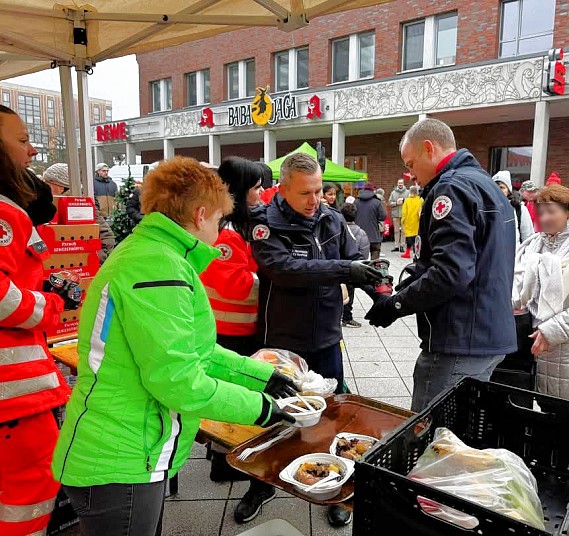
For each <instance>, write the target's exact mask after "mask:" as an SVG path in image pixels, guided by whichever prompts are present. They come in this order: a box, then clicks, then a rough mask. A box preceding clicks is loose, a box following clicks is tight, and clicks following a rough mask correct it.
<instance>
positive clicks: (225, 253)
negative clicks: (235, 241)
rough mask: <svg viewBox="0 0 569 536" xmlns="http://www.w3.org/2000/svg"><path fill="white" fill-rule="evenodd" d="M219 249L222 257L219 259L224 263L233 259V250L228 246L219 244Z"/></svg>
mask: <svg viewBox="0 0 569 536" xmlns="http://www.w3.org/2000/svg"><path fill="white" fill-rule="evenodd" d="M217 249H219V251H220V252H221V257H219V258H220V259H221V260H222V261H226V260H228V259H230V258H231V256H232V255H233V250H232V249H231V248H230V247H229V246H228V245H227V244H219V245H218V246H217Z"/></svg>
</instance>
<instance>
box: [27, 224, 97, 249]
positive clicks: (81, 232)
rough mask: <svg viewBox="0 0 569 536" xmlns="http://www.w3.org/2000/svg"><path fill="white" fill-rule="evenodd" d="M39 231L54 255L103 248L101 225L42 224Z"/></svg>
mask: <svg viewBox="0 0 569 536" xmlns="http://www.w3.org/2000/svg"><path fill="white" fill-rule="evenodd" d="M38 232H39V234H40V236H41V237H42V239H43V241H44V242H45V243H46V246H47V248H48V250H49V251H50V252H51V254H52V255H55V254H60V253H87V252H90V251H99V250H100V249H101V248H102V245H101V239H100V238H99V226H98V225H97V224H92V225H42V226H40V227H39V228H38Z"/></svg>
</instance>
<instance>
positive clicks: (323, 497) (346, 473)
mask: <svg viewBox="0 0 569 536" xmlns="http://www.w3.org/2000/svg"><path fill="white" fill-rule="evenodd" d="M306 462H313V463H315V462H319V463H333V464H334V465H337V466H338V467H340V469H341V474H342V478H341V479H339V480H334V481H331V482H326V483H324V484H322V486H319V487H317V488H315V489H314V490H312V491H310V492H308V493H305V490H306V489H308V488H309V487H310V486H309V485H308V484H303V483H302V482H299V481H298V480H296V478H295V475H296V471H297V470H298V468H299V467H300V465H301V464H303V463H306ZM355 465H356V464H355V463H354V462H353V461H352V460H346V459H344V458H339V457H338V456H333V455H332V454H328V453H324V452H322V453H314V454H306V455H305V456H301V457H300V458H296V460H294V461H293V462H291V463H290V464H289V465H287V466H286V467H285V468H284V469H283V470H282V471H281V472H280V474H279V477H280V479H281V480H284V481H285V482H288V483H289V484H292V485H293V486H294V487H295V488H296V490H297V491H298V492H299V493H302V494H303V495H306V496H307V497H311V498H313V499H317V500H319V501H327V500H330V499H332V498H334V497H335V496H336V495H338V494H339V493H340V490H341V489H342V486H343V485H344V484H345V483H346V482H347V481H348V480H349V479H350V478H351V476H352V475H353V473H354V469H355Z"/></svg>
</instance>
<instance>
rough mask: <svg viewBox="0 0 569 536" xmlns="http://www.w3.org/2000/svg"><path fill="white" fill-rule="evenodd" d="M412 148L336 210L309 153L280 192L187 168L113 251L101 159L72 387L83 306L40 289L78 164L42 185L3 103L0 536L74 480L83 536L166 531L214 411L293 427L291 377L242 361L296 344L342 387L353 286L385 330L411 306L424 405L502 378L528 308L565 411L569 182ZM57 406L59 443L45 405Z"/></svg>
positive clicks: (35, 514) (20, 530) (284, 176)
mask: <svg viewBox="0 0 569 536" xmlns="http://www.w3.org/2000/svg"><path fill="white" fill-rule="evenodd" d="M400 152H401V157H402V160H403V164H404V166H405V167H406V168H407V170H408V172H407V173H406V174H404V175H403V176H402V178H401V179H399V180H398V182H397V185H396V187H395V188H394V190H393V192H391V194H390V195H389V198H388V200H387V203H386V201H385V197H384V192H383V191H379V190H376V189H375V188H374V186H373V185H371V184H366V185H365V186H364V188H363V189H362V190H361V191H360V192H359V193H358V196H357V199H356V198H355V197H352V196H348V197H347V198H346V199H345V201H344V202H343V203H339V202H338V201H339V200H338V195H337V193H338V192H337V188H336V186H335V185H333V184H323V181H322V170H321V169H320V166H319V164H318V162H317V161H316V160H315V159H314V158H313V157H311V156H309V155H306V154H303V153H294V154H291V155H289V156H288V157H287V158H285V160H284V162H283V164H282V167H281V170H280V171H281V172H280V184H279V185H278V187H275V186H273V183H272V176H271V171H270V168H268V167H267V166H265V165H263V164H259V163H257V162H252V161H249V160H246V159H243V158H239V157H232V158H228V159H226V160H224V161H223V162H222V164H221V165H220V166H219V168H218V169H216V170H214V169H211V168H209V167H206V166H204V165H202V164H200V163H198V162H197V161H195V160H193V159H189V158H183V157H174V158H172V159H169V160H167V161H164V162H162V163H160V164H159V165H158V166H157V167H155V168H154V169H152V170H151V171H150V172H149V174H148V175H147V176H146V178H145V180H144V184H143V187H142V188H141V189H136V190H135V192H134V193H133V195H132V197H131V199H130V200H129V203H128V205H129V207H128V208H129V214H131V217H132V218H133V221H134V222H135V223H136V224H137V225H136V227H135V228H134V231H133V233H132V234H131V235H130V236H129V237H128V238H126V239H125V240H124V241H123V242H122V243H121V245H120V247H118V248H116V249H114V250H113V247H114V241H113V239H112V233H110V235H109V232H110V229H107V227H108V225H107V224H108V218H109V216H110V214H111V211H112V206H113V203H114V193H116V185H115V186H113V184H114V183H113V182H112V181H111V180H110V179H109V178H108V166H106V165H105V164H100V165H98V166H97V167H96V173H97V177H96V179H95V183H96V192H95V195H96V201H97V221H98V222H99V223H100V224H101V231H102V234H103V236H104V237H105V240H104V241H103V250H102V251H101V252H99V256H100V260H101V262H102V267H101V270H100V271H99V273H98V274H97V276H96V277H95V279H94V281H93V282H92V284H91V286H90V288H89V292H88V293H87V297H86V300H85V302H84V305H83V309H82V313H81V323H80V328H79V342H78V352H79V366H78V378H77V384H76V386H75V387H74V389H73V392H72V393H70V391H69V388H68V387H67V385H66V383H65V381H64V379H63V378H62V376H61V374H60V373H59V371H58V369H57V368H56V367H55V365H54V363H53V360H52V359H51V358H50V356H49V349H48V347H47V345H46V342H45V337H44V335H43V333H44V331H45V330H46V329H48V328H50V327H53V326H55V325H56V323H57V321H58V319H59V313H60V312H61V311H62V310H63V308H64V307H65V305H66V303H69V300H71V299H73V296H72V295H71V294H70V292H71V291H70V288H71V287H70V286H68V285H67V286H66V285H63V287H57V288H56V287H53V286H52V287H50V286H45V285H44V283H43V282H42V269H41V268H42V261H43V259H45V258H46V257H47V256H48V255H49V252H48V251H47V248H46V246H45V244H44V243H43V242H42V241H41V239H40V238H39V236H38V234H37V231H36V226H38V225H42V224H45V223H47V222H49V221H51V219H52V218H53V216H54V209H53V208H52V207H53V203H52V193H53V195H66V194H67V193H68V189H69V176H68V170H67V166H65V165H64V164H55V165H53V166H51V167H49V168H48V169H47V170H46V171H45V173H44V175H43V182H42V181H38V180H37V178H36V177H35V176H33V174H29V173H28V171H27V168H29V166H30V164H31V162H32V159H33V156H34V155H35V154H36V152H35V149H34V148H33V147H32V146H31V145H30V142H29V137H28V134H27V131H26V126H25V124H24V123H23V122H22V121H21V119H20V118H19V117H18V116H17V115H16V114H15V113H14V112H13V111H12V110H10V109H9V108H6V107H0V250H2V254H1V255H0V337H1V339H0V533H2V534H3V533H7V534H13V535H15V536H19V535H25V534H35V533H38V534H39V533H41V531H43V530H45V527H46V526H47V522H48V520H49V514H50V512H51V509H52V508H53V504H54V501H55V496H56V494H57V491H58V489H59V486H60V484H62V485H63V488H64V490H65V492H66V494H67V495H68V497H69V498H70V500H71V503H72V505H73V507H74V509H75V511H76V513H77V515H78V516H79V519H80V524H81V530H82V533H83V534H84V535H85V536H91V535H99V534H108V535H111V536H112V535H114V534H117V535H118V534H123V533H129V534H137V535H143V536H144V535H148V536H154V535H158V534H160V532H161V525H162V512H163V507H164V493H165V485H166V481H167V479H168V478H170V477H172V476H173V475H174V474H175V473H176V472H177V471H178V470H179V469H180V468H181V467H182V466H183V465H184V463H185V462H186V460H187V458H188V456H189V453H190V448H191V445H192V442H193V440H194V437H195V435H196V433H197V430H198V427H199V421H200V419H202V418H205V419H213V420H219V421H225V422H230V423H231V422H232V423H239V424H257V425H259V426H263V427H268V426H271V425H273V424H275V423H277V422H281V421H288V422H293V421H294V417H292V416H291V415H289V414H287V413H285V412H283V411H282V410H281V409H280V408H279V406H278V404H277V403H276V401H275V399H276V398H280V397H282V396H287V395H289V394H291V393H294V392H295V390H296V386H295V384H294V382H293V381H292V380H291V379H289V378H288V377H286V376H283V375H281V374H279V373H278V372H276V370H275V369H274V368H273V366H272V365H271V364H268V363H263V362H260V361H256V360H253V359H250V358H249V357H248V356H251V355H252V354H254V353H255V352H256V351H257V350H259V349H260V348H281V349H284V350H289V351H292V352H295V353H298V354H300V355H301V356H302V357H303V358H304V359H305V360H306V361H307V363H308V365H309V367H310V368H311V369H312V370H314V371H315V372H317V373H319V374H321V375H322V376H324V377H326V378H333V379H335V380H337V392H338V393H341V392H346V390H347V387H346V384H345V382H344V371H343V361H342V350H341V345H340V343H341V340H342V328H348V327H359V326H361V324H359V323H358V322H356V321H355V320H354V318H353V314H352V305H353V299H354V293H355V289H356V288H361V289H363V290H364V291H365V292H366V293H367V294H368V295H369V296H370V297H372V299H373V302H374V304H373V306H372V308H371V309H370V310H369V312H368V313H367V315H366V319H367V320H369V322H370V323H371V324H372V325H374V326H378V327H383V328H385V327H388V326H390V325H391V324H393V323H394V322H395V321H396V320H397V319H399V318H402V317H404V316H407V315H411V314H415V315H417V323H418V335H419V338H420V340H421V354H420V355H419V357H418V360H417V363H416V366H415V371H414V391H413V398H412V409H413V410H414V411H421V410H423V409H424V408H425V407H427V405H428V404H429V402H430V401H431V400H432V399H433V398H434V397H436V396H437V395H438V394H439V393H440V392H441V391H442V390H444V389H446V388H448V387H450V386H452V385H453V384H454V383H456V382H457V381H458V380H459V379H460V378H462V377H465V376H469V377H474V378H479V379H482V380H488V379H489V378H490V376H491V374H492V372H493V371H494V369H495V368H496V367H497V366H498V364H499V363H500V362H501V361H502V360H503V359H504V358H505V356H506V355H507V354H511V353H514V352H515V351H516V350H517V341H516V322H515V315H514V313H523V314H527V315H531V326H532V328H533V330H532V333H531V337H532V339H533V346H532V348H531V352H532V354H533V355H534V356H535V358H536V359H537V377H538V382H537V388H538V389H539V390H540V391H541V392H544V393H547V394H551V395H554V396H560V397H563V398H568V399H569V308H568V307H569V298H568V293H569V291H568V289H569V268H568V266H569V230H568V220H569V189H567V188H566V187H564V186H562V185H561V184H560V183H561V180H560V179H559V177H558V175H555V176H553V175H552V177H550V178H549V179H548V182H551V184H548V185H546V186H545V187H544V188H541V189H540V188H538V187H536V185H535V184H534V183H533V182H531V181H526V182H524V183H523V184H522V188H521V190H520V193H519V194H518V193H517V192H516V191H515V189H514V187H513V185H512V178H511V175H510V174H509V173H508V172H507V171H501V172H500V173H498V174H497V175H495V176H494V177H493V178H491V177H490V176H489V175H488V174H487V173H486V171H484V170H483V169H482V167H481V166H480V164H479V163H478V161H477V160H476V158H475V157H474V156H473V155H472V154H471V153H470V152H469V151H468V150H466V149H458V148H457V146H456V142H455V138H454V135H453V132H452V130H451V129H450V128H449V127H448V126H447V125H446V124H444V123H442V122H441V121H438V120H436V119H425V120H422V121H419V122H418V123H416V124H415V125H413V126H412V127H411V128H410V129H409V130H408V131H407V132H406V133H405V135H404V137H403V139H402V141H401V145H400ZM405 180H407V181H410V182H411V183H412V184H410V187H409V188H407V187H406V185H405ZM111 183H112V184H111ZM386 205H388V207H389V210H390V215H391V222H392V225H393V231H394V239H395V250H396V251H397V252H398V253H400V254H402V256H403V257H404V258H407V259H409V260H411V259H412V260H413V261H414V262H413V264H412V265H410V266H409V267H408V269H407V272H408V273H409V274H410V276H409V277H408V278H406V279H404V280H403V281H402V282H401V283H400V284H399V286H398V287H396V293H394V294H392V295H387V294H386V293H382V292H378V291H377V290H376V287H377V285H378V283H379V282H380V281H382V279H383V278H384V276H385V274H384V273H383V272H382V270H381V269H380V267H379V265H378V261H379V259H380V258H381V244H382V239H383V232H382V228H383V226H384V223H385V222H386V219H387V210H386V208H387V206H386ZM111 252H112V253H111ZM125 267H126V268H125ZM342 285H345V286H346V287H347V295H348V298H347V300H344V296H343V293H342ZM300 311H302V314H299V312H300ZM62 404H67V417H66V419H65V422H64V424H63V427H62V430H61V432H60V433H59V432H58V430H57V426H56V424H55V420H54V418H53V414H52V411H51V410H52V409H53V408H56V407H57V406H60V405H62ZM38 437H41V438H42V441H38ZM224 454H225V453H224V451H223V449H222V448H220V447H219V446H215V445H214V446H213V447H212V468H211V478H212V479H213V480H223V479H225V478H233V476H234V474H233V473H232V472H231V469H230V468H229V466H228V465H227V464H226V463H225V455H224ZM274 496H275V490H274V488H272V487H271V486H268V485H266V484H260V483H258V482H256V481H253V482H251V485H250V488H249V490H248V491H247V493H246V494H245V496H244V497H243V498H242V500H241V501H240V502H239V504H238V505H237V507H236V510H235V512H234V516H235V519H236V520H237V521H238V522H240V523H244V522H247V521H250V520H252V519H253V518H255V517H256V516H257V515H258V513H259V512H260V510H261V508H262V505H263V504H265V503H266V502H268V501H270V500H271V499H272V498H273V497H274ZM328 518H329V521H330V523H331V524H332V525H335V526H340V525H345V524H347V523H349V522H350V520H351V512H350V511H348V510H346V509H344V508H342V507H341V506H334V507H331V508H330V509H329V512H328Z"/></svg>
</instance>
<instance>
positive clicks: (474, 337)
mask: <svg viewBox="0 0 569 536" xmlns="http://www.w3.org/2000/svg"><path fill="white" fill-rule="evenodd" d="M423 197H424V199H425V203H424V205H423V209H422V212H421V219H420V223H419V237H420V238H419V240H418V244H417V245H416V246H415V249H416V255H418V261H417V274H418V279H416V280H415V281H414V282H412V283H411V284H410V285H409V286H407V287H406V288H405V289H404V290H402V291H401V292H399V293H398V294H397V295H396V296H395V306H396V307H397V308H398V309H399V312H400V313H402V314H412V313H417V324H418V330H419V337H420V339H421V341H422V342H421V347H422V348H423V350H426V351H428V352H441V353H448V354H456V355H472V356H476V355H480V356H492V355H501V354H508V353H511V352H514V351H515V350H516V348H517V344H516V329H515V324H514V317H513V314H512V305H511V304H512V280H513V272H514V256H515V248H516V231H515V223H514V212H513V209H512V207H511V206H510V203H509V201H508V199H507V198H506V196H504V194H502V192H501V191H500V189H499V188H498V187H497V186H496V184H494V183H493V182H492V179H491V178H490V176H489V175H488V174H487V173H486V172H485V171H484V170H483V169H482V168H481V167H480V164H479V163H478V162H477V161H476V159H475V158H474V157H473V156H472V155H471V154H470V153H469V152H468V151H467V150H465V149H461V150H460V151H458V152H457V153H456V154H455V155H454V156H453V157H452V159H451V160H450V162H448V163H447V165H446V166H445V167H444V168H443V169H442V171H441V172H440V173H439V175H438V176H437V177H436V178H435V179H434V180H433V181H432V182H431V183H429V185H428V186H427V187H426V188H425V190H424V192H423Z"/></svg>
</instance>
